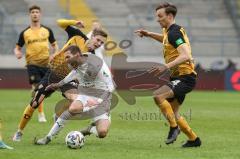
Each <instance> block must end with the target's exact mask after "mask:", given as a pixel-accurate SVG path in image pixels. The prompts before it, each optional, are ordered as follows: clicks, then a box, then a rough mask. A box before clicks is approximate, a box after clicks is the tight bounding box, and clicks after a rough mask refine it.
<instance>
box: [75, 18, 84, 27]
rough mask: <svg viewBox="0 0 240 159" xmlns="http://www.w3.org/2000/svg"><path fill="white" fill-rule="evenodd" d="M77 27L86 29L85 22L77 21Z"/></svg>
mask: <svg viewBox="0 0 240 159" xmlns="http://www.w3.org/2000/svg"><path fill="white" fill-rule="evenodd" d="M76 26H77V27H78V28H84V27H85V26H84V23H83V21H81V20H79V21H77V24H76Z"/></svg>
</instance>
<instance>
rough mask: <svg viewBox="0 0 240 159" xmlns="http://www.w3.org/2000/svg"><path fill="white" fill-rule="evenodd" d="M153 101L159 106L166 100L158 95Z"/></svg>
mask: <svg viewBox="0 0 240 159" xmlns="http://www.w3.org/2000/svg"><path fill="white" fill-rule="evenodd" d="M153 99H154V101H155V103H156V104H157V105H159V104H161V103H162V102H163V101H164V100H165V98H164V97H163V96H161V95H156V96H154V97H153Z"/></svg>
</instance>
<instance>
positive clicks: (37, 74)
mask: <svg viewBox="0 0 240 159" xmlns="http://www.w3.org/2000/svg"><path fill="white" fill-rule="evenodd" d="M48 70H49V68H47V67H39V66H36V65H27V72H28V78H29V83H30V84H38V83H39V82H40V81H41V79H42V78H43V77H44V75H45V74H46V72H47V71H48Z"/></svg>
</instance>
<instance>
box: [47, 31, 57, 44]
mask: <svg viewBox="0 0 240 159" xmlns="http://www.w3.org/2000/svg"><path fill="white" fill-rule="evenodd" d="M48 31H49V37H48V40H49V42H50V43H51V44H53V43H55V42H56V39H55V37H54V34H53V31H52V30H51V29H50V28H48Z"/></svg>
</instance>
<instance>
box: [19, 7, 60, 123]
mask: <svg viewBox="0 0 240 159" xmlns="http://www.w3.org/2000/svg"><path fill="white" fill-rule="evenodd" d="M29 14H30V19H31V24H30V26H29V27H27V28H26V29H24V30H23V31H22V32H21V33H20V36H19V40H18V42H17V45H16V48H15V49H14V53H15V55H16V57H17V58H18V59H21V58H22V56H23V53H22V52H21V48H22V47H23V46H24V45H25V47H26V54H25V58H26V64H27V65H26V67H27V72H28V76H29V83H30V84H31V85H32V89H33V93H32V94H34V90H35V89H36V87H37V85H38V83H39V82H40V80H41V79H42V78H43V76H44V75H45V73H46V72H47V70H48V64H49V59H50V58H49V57H50V55H49V43H50V44H51V47H52V48H53V52H55V51H57V49H58V46H57V43H56V40H55V38H54V35H53V32H52V30H51V29H50V28H48V27H46V26H44V25H41V23H40V17H41V9H40V7H38V6H36V5H34V6H32V7H30V8H29ZM38 111H39V114H38V120H39V122H46V118H45V115H44V112H43V103H41V104H40V106H39V107H38Z"/></svg>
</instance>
